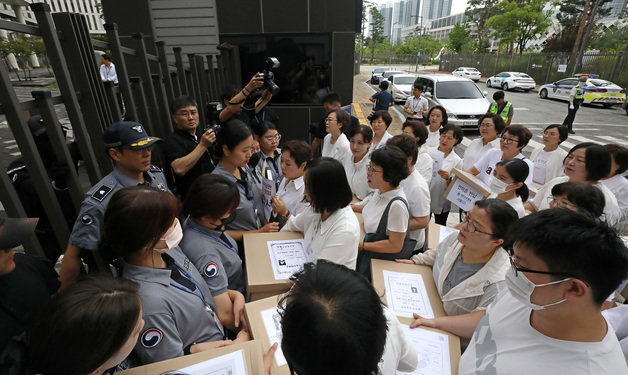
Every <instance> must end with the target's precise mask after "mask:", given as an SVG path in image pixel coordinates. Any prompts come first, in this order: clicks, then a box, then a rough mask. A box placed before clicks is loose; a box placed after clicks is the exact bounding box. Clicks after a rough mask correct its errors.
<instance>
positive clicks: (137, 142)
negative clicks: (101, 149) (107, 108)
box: [103, 121, 162, 150]
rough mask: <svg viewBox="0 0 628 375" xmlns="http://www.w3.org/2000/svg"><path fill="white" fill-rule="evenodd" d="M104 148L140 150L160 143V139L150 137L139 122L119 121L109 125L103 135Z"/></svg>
mask: <svg viewBox="0 0 628 375" xmlns="http://www.w3.org/2000/svg"><path fill="white" fill-rule="evenodd" d="M103 138H104V141H105V147H106V148H112V147H122V148H128V149H133V150H141V149H143V148H147V147H150V146H152V145H153V144H154V143H156V142H161V141H162V140H161V138H157V137H151V136H149V135H148V134H146V130H144V127H143V126H142V124H140V123H139V122H133V121H120V122H116V123H113V124H111V126H109V127H108V128H107V129H106V130H105V134H104V135H103Z"/></svg>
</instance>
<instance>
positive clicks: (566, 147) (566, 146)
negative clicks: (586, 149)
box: [560, 141, 575, 151]
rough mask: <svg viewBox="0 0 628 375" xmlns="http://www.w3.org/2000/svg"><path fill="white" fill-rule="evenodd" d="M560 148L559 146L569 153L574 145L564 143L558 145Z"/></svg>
mask: <svg viewBox="0 0 628 375" xmlns="http://www.w3.org/2000/svg"><path fill="white" fill-rule="evenodd" d="M560 146H561V147H562V148H564V149H565V150H567V151H569V150H571V148H572V147H573V146H575V145H574V144H573V143H571V142H567V141H564V142H562V143H561V144H560Z"/></svg>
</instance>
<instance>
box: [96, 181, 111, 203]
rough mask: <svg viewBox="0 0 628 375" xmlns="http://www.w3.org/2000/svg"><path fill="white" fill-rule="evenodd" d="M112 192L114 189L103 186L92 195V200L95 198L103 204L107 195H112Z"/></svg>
mask: <svg viewBox="0 0 628 375" xmlns="http://www.w3.org/2000/svg"><path fill="white" fill-rule="evenodd" d="M111 191H112V189H111V187H110V186H107V185H101V186H100V187H99V188H98V189H96V190H95V191H94V193H92V198H94V199H95V200H97V201H98V202H102V201H103V200H105V198H106V197H107V195H109V193H111Z"/></svg>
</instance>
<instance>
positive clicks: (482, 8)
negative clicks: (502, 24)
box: [465, 0, 499, 53]
mask: <svg viewBox="0 0 628 375" xmlns="http://www.w3.org/2000/svg"><path fill="white" fill-rule="evenodd" d="M498 2H499V0H469V1H468V2H467V10H466V11H465V15H466V16H467V23H469V24H471V25H474V26H475V30H476V34H477V36H476V40H475V43H474V46H473V49H474V52H476V53H486V52H488V49H489V47H490V46H491V42H490V40H489V34H490V28H489V27H488V26H487V25H486V23H487V22H488V20H489V19H490V18H491V17H492V16H494V15H495V14H497V9H496V5H497V3H498Z"/></svg>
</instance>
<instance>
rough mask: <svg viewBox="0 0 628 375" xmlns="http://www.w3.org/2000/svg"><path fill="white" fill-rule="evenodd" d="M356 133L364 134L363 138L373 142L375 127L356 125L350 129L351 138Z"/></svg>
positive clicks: (365, 140)
mask: <svg viewBox="0 0 628 375" xmlns="http://www.w3.org/2000/svg"><path fill="white" fill-rule="evenodd" d="M356 134H362V138H363V139H364V142H366V143H371V141H372V140H373V129H372V128H371V127H370V126H366V125H360V126H354V127H353V128H351V130H349V139H351V138H353V136H354V135H356Z"/></svg>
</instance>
